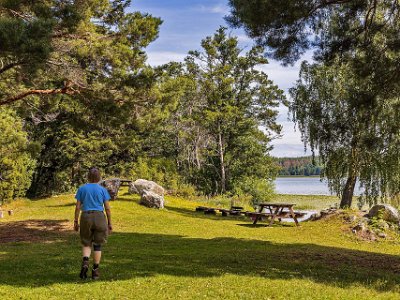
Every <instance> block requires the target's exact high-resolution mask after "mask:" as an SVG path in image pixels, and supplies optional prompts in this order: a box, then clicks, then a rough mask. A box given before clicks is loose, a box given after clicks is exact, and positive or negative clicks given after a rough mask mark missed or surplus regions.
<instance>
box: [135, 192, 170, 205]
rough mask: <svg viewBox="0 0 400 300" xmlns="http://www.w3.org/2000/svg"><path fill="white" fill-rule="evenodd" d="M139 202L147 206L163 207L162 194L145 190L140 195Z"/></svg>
mask: <svg viewBox="0 0 400 300" xmlns="http://www.w3.org/2000/svg"><path fill="white" fill-rule="evenodd" d="M139 203H140V204H142V205H144V206H147V207H152V208H164V196H162V195H159V194H156V193H154V192H152V191H146V190H145V191H143V193H142V195H141V198H140V202H139Z"/></svg>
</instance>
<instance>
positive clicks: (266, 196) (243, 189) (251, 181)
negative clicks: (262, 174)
mask: <svg viewBox="0 0 400 300" xmlns="http://www.w3.org/2000/svg"><path fill="white" fill-rule="evenodd" d="M235 192H236V194H238V195H241V196H245V195H249V196H251V200H250V204H251V205H252V206H256V205H257V204H259V203H261V202H269V201H271V199H272V197H273V195H274V184H273V183H272V181H269V180H267V179H263V178H255V177H245V178H242V180H240V181H238V182H237V183H236V185H235Z"/></svg>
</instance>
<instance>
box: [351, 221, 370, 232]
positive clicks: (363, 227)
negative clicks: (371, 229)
mask: <svg viewBox="0 0 400 300" xmlns="http://www.w3.org/2000/svg"><path fill="white" fill-rule="evenodd" d="M366 230H367V225H366V224H365V223H364V222H358V224H357V225H356V226H354V227H353V229H352V232H354V233H356V232H364V231H366Z"/></svg>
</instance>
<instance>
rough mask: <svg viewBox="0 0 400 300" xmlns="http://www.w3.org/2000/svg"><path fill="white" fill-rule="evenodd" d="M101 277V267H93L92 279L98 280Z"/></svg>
mask: <svg viewBox="0 0 400 300" xmlns="http://www.w3.org/2000/svg"><path fill="white" fill-rule="evenodd" d="M99 278H100V270H99V267H97V268H96V269H94V268H93V269H92V279H93V280H97V279H99Z"/></svg>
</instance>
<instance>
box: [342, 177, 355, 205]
mask: <svg viewBox="0 0 400 300" xmlns="http://www.w3.org/2000/svg"><path fill="white" fill-rule="evenodd" d="M356 181H357V177H356V176H355V175H350V176H349V177H348V178H347V182H346V186H345V187H344V191H343V194H342V199H341V201H340V208H350V207H351V202H352V200H353V194H354V187H355V185H356Z"/></svg>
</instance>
